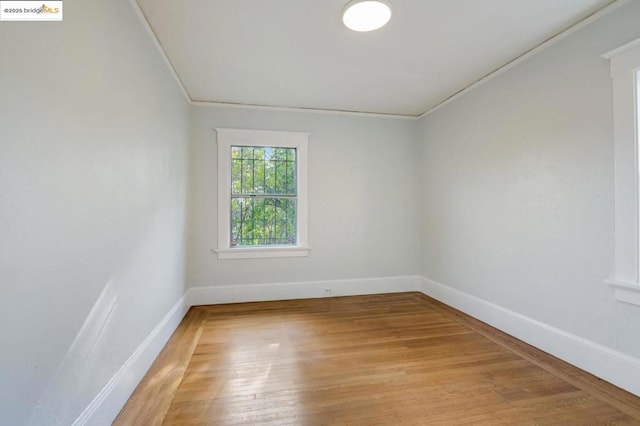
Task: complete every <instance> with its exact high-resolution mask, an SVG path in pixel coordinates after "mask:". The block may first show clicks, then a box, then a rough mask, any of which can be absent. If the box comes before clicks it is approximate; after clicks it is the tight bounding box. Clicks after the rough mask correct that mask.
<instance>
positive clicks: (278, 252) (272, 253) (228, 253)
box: [214, 246, 311, 259]
mask: <svg viewBox="0 0 640 426" xmlns="http://www.w3.org/2000/svg"><path fill="white" fill-rule="evenodd" d="M310 250H311V249H310V248H309V247H298V246H291V247H286V246H278V247H270V246H265V247H258V248H247V247H240V248H229V249H217V250H214V251H215V252H216V254H217V255H218V259H269V258H274V257H305V256H309V251H310Z"/></svg>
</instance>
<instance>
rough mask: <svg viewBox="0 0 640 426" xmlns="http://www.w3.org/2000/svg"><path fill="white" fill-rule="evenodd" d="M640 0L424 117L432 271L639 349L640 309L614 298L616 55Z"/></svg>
mask: <svg viewBox="0 0 640 426" xmlns="http://www.w3.org/2000/svg"><path fill="white" fill-rule="evenodd" d="M638 22H640V2H632V3H631V4H629V5H627V6H625V7H623V8H621V9H619V10H617V11H615V12H613V13H612V14H611V15H608V16H606V17H605V18H603V19H601V20H599V21H596V22H595V23H593V24H591V25H589V26H587V27H585V28H584V29H582V30H581V31H579V32H577V33H575V34H573V35H571V36H569V37H568V38H566V39H564V40H562V41H560V42H559V43H557V44H555V45H553V46H552V47H550V48H549V49H547V50H545V51H543V52H542V53H540V54H538V55H536V56H534V57H532V58H531V59H529V60H527V61H525V62H524V63H522V64H520V65H518V66H516V67H514V68H512V69H511V70H509V71H507V72H506V73H504V74H502V75H500V76H498V77H497V78H495V79H493V80H491V81H490V82H488V83H487V84H485V85H483V86H481V87H480V88H478V89H476V90H474V91H472V92H470V93H468V94H467V95H465V96H463V97H461V98H459V99H458V100H456V101H454V102H452V103H450V104H449V105H447V106H445V107H444V108H442V109H440V110H438V111H436V112H435V113H433V114H431V115H429V116H427V117H426V118H425V119H424V120H422V122H421V130H420V132H421V134H420V138H421V141H422V145H421V146H422V148H421V149H422V188H421V191H422V197H421V198H422V203H423V205H422V208H421V211H422V214H421V224H422V227H423V233H422V247H423V252H422V259H421V268H422V270H421V274H422V275H424V276H426V277H428V278H430V279H432V280H435V281H437V282H440V283H442V284H445V285H447V286H451V287H453V288H455V289H458V290H461V291H463V292H466V293H469V294H471V295H473V296H476V297H479V298H481V299H484V300H487V301H489V302H492V303H495V304H497V305H500V306H502V307H505V308H507V309H510V310H512V311H515V312H518V313H520V314H523V315H526V316H528V317H530V318H533V319H536V320H539V321H541V322H543V323H546V324H549V325H552V326H554V327H557V328H559V329H562V330H566V331H568V332H570V333H573V334H575V335H578V336H581V337H584V338H586V339H589V340H592V341H594V342H597V343H600V344H602V345H605V346H607V347H609V348H613V349H617V350H619V351H621V352H623V353H626V354H628V355H631V356H635V357H640V339H639V338H638V336H640V308H639V307H638V306H631V305H626V304H624V303H619V302H616V301H614V300H613V298H612V296H611V290H610V289H609V288H608V287H607V286H606V285H605V284H603V282H602V279H603V278H605V277H607V276H609V275H610V274H611V273H612V268H613V130H612V90H611V80H610V77H609V68H608V66H609V64H608V61H606V60H604V59H602V58H601V57H600V55H601V54H603V53H605V52H607V51H609V50H610V49H612V48H615V47H617V46H620V45H622V44H624V43H626V42H628V41H630V40H633V39H635V38H637V37H639V36H640V27H639V26H638Z"/></svg>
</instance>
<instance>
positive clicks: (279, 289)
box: [188, 276, 419, 306]
mask: <svg viewBox="0 0 640 426" xmlns="http://www.w3.org/2000/svg"><path fill="white" fill-rule="evenodd" d="M326 289H330V290H331V291H330V292H326ZM418 289H419V277H417V276H398V277H383V278H361V279H347V280H328V281H304V282H295V283H268V284H237V285H222V286H210V287H192V288H191V289H189V299H188V300H189V302H190V303H191V305H192V306H198V305H216V304H221V303H242V302H263V301H268V300H288V299H313V298H320V297H337V296H357V295H364V294H382V293H404V292H409V291H418Z"/></svg>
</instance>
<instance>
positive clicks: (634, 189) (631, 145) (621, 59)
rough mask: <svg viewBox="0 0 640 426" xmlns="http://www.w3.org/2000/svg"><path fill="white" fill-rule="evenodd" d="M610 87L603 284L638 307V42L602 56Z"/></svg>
mask: <svg viewBox="0 0 640 426" xmlns="http://www.w3.org/2000/svg"><path fill="white" fill-rule="evenodd" d="M602 57H603V58H605V59H608V60H609V61H610V71H611V79H612V83H613V133H614V134H613V136H614V163H615V164H614V166H615V170H614V176H615V192H614V194H615V206H614V208H615V252H614V259H615V261H614V271H613V274H612V276H611V277H610V278H607V279H605V280H604V281H605V282H606V283H607V284H609V285H610V286H611V287H612V289H613V296H614V298H615V299H616V300H618V301H621V302H626V303H630V304H634V305H640V206H639V200H640V192H639V191H640V159H639V157H638V155H639V149H638V143H639V142H638V135H639V131H638V127H639V126H640V117H639V113H640V111H639V110H640V107H639V102H640V87H639V86H640V39H636V40H634V41H631V42H629V43H627V44H625V45H623V46H621V47H619V48H617V49H614V50H612V51H610V52H608V53H606V54H604V55H602Z"/></svg>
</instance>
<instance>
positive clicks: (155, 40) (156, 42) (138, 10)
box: [129, 0, 192, 103]
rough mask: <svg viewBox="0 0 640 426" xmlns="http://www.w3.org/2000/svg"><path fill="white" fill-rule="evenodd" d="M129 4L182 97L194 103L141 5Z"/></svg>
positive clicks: (134, 2)
mask: <svg viewBox="0 0 640 426" xmlns="http://www.w3.org/2000/svg"><path fill="white" fill-rule="evenodd" d="M129 3H130V4H131V7H132V8H133V11H134V12H135V13H136V16H137V17H138V20H139V21H140V23H141V24H142V26H143V27H144V29H145V31H146V32H147V34H149V37H150V38H151V42H152V43H153V45H154V46H155V47H156V50H157V51H158V53H159V54H160V57H161V58H162V61H163V62H164V63H165V65H166V66H167V69H168V70H169V73H170V74H171V75H172V76H173V78H174V80H175V81H176V83H178V88H179V89H180V92H182V95H183V96H184V98H185V100H186V101H187V102H188V103H191V102H192V101H191V96H189V92H187V89H186V87H185V86H184V83H183V82H182V80H181V79H180V76H179V75H178V73H177V71H176V69H175V68H174V66H173V64H172V63H171V60H170V59H169V57H168V56H167V53H166V52H165V51H164V48H163V47H162V43H160V40H159V39H158V36H157V35H156V33H155V32H154V31H153V28H151V24H149V20H148V19H147V17H146V16H145V14H144V12H143V11H142V9H141V8H140V5H139V4H138V2H137V1H136V0H129Z"/></svg>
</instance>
